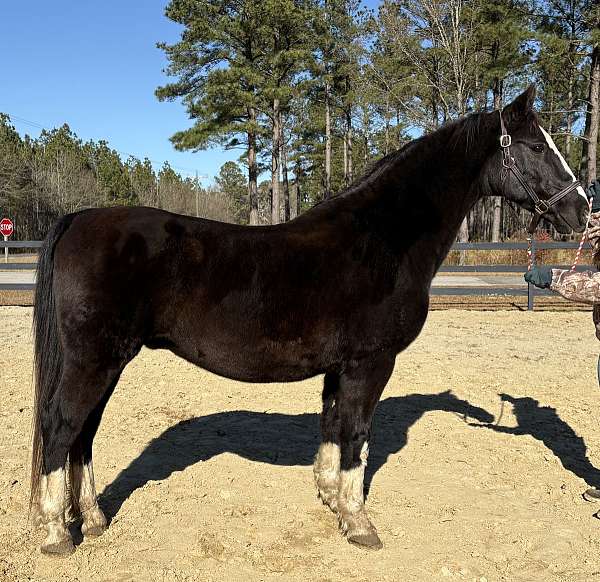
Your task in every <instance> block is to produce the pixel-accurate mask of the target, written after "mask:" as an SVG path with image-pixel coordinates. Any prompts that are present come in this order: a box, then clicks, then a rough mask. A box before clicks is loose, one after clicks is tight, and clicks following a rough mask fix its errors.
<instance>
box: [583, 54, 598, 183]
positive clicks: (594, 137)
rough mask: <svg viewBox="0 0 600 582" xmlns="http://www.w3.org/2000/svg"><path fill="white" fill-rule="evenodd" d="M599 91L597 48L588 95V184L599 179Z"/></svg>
mask: <svg viewBox="0 0 600 582" xmlns="http://www.w3.org/2000/svg"><path fill="white" fill-rule="evenodd" d="M599 91H600V47H599V46H595V47H594V50H593V52H592V63H591V67H590V88H589V93H588V100H589V103H588V116H587V117H588V119H587V120H586V132H585V137H586V138H587V142H586V144H587V147H586V150H587V151H586V168H587V171H586V178H587V182H588V183H589V182H593V181H594V180H595V179H596V178H597V177H598V169H597V165H596V164H597V159H598V158H597V156H598V122H599V118H600V112H599V106H600V103H599Z"/></svg>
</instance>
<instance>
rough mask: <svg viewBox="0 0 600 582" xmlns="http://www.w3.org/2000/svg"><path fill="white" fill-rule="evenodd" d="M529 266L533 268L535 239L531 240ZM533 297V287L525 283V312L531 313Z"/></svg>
mask: <svg viewBox="0 0 600 582" xmlns="http://www.w3.org/2000/svg"><path fill="white" fill-rule="evenodd" d="M531 266H532V267H533V266H535V239H534V238H533V237H532V238H531ZM534 295H535V287H534V286H533V285H532V284H531V283H527V311H533V299H534Z"/></svg>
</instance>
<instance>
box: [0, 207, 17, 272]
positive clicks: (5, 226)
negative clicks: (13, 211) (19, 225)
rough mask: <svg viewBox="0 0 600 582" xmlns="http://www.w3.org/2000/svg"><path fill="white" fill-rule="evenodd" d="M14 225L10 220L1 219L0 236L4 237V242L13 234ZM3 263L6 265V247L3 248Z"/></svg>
mask: <svg viewBox="0 0 600 582" xmlns="http://www.w3.org/2000/svg"><path fill="white" fill-rule="evenodd" d="M13 230H14V225H13V222H12V220H11V219H10V218H3V219H2V220H0V234H2V236H4V242H6V241H7V240H8V237H9V236H10V235H11V234H12V233H13ZM4 262H5V263H8V247H4Z"/></svg>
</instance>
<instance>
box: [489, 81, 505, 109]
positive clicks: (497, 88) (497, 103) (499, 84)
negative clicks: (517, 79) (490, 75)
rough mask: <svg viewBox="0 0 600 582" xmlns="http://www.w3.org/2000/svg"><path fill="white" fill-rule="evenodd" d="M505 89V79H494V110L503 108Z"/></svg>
mask: <svg viewBox="0 0 600 582" xmlns="http://www.w3.org/2000/svg"><path fill="white" fill-rule="evenodd" d="M503 88H504V79H500V78H498V77H494V85H493V86H492V95H493V96H494V109H498V110H499V109H500V108H501V107H502V90H503Z"/></svg>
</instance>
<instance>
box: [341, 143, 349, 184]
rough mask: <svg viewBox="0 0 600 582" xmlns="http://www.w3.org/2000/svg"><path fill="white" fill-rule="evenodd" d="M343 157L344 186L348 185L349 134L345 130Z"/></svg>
mask: <svg viewBox="0 0 600 582" xmlns="http://www.w3.org/2000/svg"><path fill="white" fill-rule="evenodd" d="M342 159H343V167H344V187H346V186H348V134H347V133H346V132H345V131H344V139H343V142H342Z"/></svg>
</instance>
